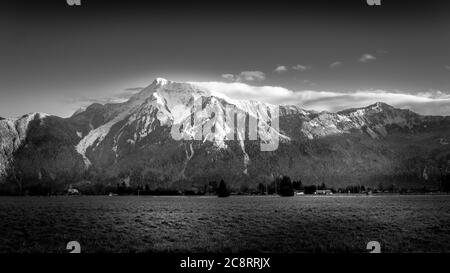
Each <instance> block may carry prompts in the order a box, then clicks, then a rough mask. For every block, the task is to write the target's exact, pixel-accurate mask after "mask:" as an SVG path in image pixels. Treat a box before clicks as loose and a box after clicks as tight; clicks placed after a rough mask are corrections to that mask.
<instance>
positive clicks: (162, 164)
mask: <svg viewBox="0 0 450 273" xmlns="http://www.w3.org/2000/svg"><path fill="white" fill-rule="evenodd" d="M230 109H233V111H234V112H231V113H232V114H229V113H230V112H229V111H230ZM230 115H231V116H230ZM30 117H31V118H30ZM230 117H233V118H232V119H231V120H235V121H236V122H237V123H235V124H234V126H232V125H233V124H232V123H230V122H231V120H230ZM274 118H277V119H274ZM18 120H21V121H18ZM239 120H240V121H241V123H239V122H238V121H239ZM275 120H276V121H277V122H274V121H275ZM193 121H195V122H193ZM15 122H18V123H19V124H21V125H20V126H21V127H20V126H19V127H20V132H18V131H17V129H16V126H12V125H11V124H14V123H15ZM174 128H176V129H174ZM205 128H206V129H205ZM255 128H256V129H255ZM177 130H178V131H177ZM255 130H256V131H255ZM174 133H175V135H176V136H179V139H176V138H174ZM449 133H450V117H445V116H422V115H419V114H417V113H414V112H412V111H410V110H407V109H397V108H394V107H392V106H390V105H388V104H385V103H382V102H377V103H374V104H371V105H368V106H366V107H360V108H350V109H346V110H343V111H338V112H336V113H332V112H326V111H322V112H316V111H312V110H306V109H303V108H301V107H300V106H295V105H280V106H276V105H272V104H268V103H261V102H256V101H245V100H234V99H230V98H228V97H226V96H224V95H221V94H219V93H217V92H215V90H207V89H205V88H203V87H200V86H196V85H195V84H192V83H179V82H173V81H169V80H166V79H163V78H157V79H155V80H154V81H153V82H152V83H151V84H150V85H149V86H147V87H146V88H144V89H142V90H141V91H140V92H138V93H136V94H135V95H133V96H132V97H130V99H129V100H128V101H126V102H122V103H110V104H104V105H102V104H98V103H94V104H91V105H90V106H88V107H86V109H84V110H83V111H77V112H76V113H74V114H73V115H72V116H71V117H69V118H60V117H56V116H50V115H44V114H40V113H37V114H31V115H29V116H23V117H21V118H17V119H3V120H0V137H1V139H0V177H1V180H3V183H2V184H3V185H10V186H11V187H13V188H15V190H17V188H24V187H28V186H27V185H40V184H42V183H44V181H47V183H50V184H52V185H54V187H55V188H61V187H67V185H68V184H71V183H76V182H77V181H80V180H86V179H87V180H91V181H98V183H102V184H114V185H115V183H117V181H120V179H123V178H124V177H128V178H129V179H130V180H131V183H133V184H144V183H145V184H150V185H151V187H153V188H157V187H166V188H186V187H192V186H193V185H194V186H196V187H201V185H205V184H206V183H208V181H211V180H220V179H222V178H223V179H226V180H227V181H231V185H232V186H234V187H240V186H242V185H250V186H255V184H256V183H261V182H265V183H266V182H267V181H270V180H272V179H273V177H276V176H277V175H282V174H286V175H290V176H292V177H293V178H294V179H302V180H304V181H307V182H308V183H310V184H319V183H327V184H330V185H333V184H334V185H337V186H339V185H343V184H345V183H347V184H348V183H362V184H367V185H373V184H378V183H391V181H403V180H404V181H403V182H401V183H405V185H410V186H411V185H414V186H415V187H420V186H423V185H424V183H428V184H427V185H435V184H436V183H437V181H438V179H439V169H440V168H442V167H443V166H444V165H446V164H447V160H450V151H449V145H447V144H446V143H448V141H447V140H448V135H449ZM264 144H272V146H271V147H272V148H276V149H274V150H268V151H262V150H261V148H262V147H263V145H264ZM424 169H427V172H428V173H429V175H428V177H430V179H429V180H427V181H425V180H424V179H423V177H422V172H423V170H424ZM381 177H384V178H383V179H381ZM405 177H409V178H408V179H406V178H405ZM381 180H382V181H381ZM49 181H50V182H49ZM430 181H431V182H430ZM430 183H431V184H430ZM433 183H434V184H433ZM14 185H15V186H14ZM18 185H20V186H18Z"/></svg>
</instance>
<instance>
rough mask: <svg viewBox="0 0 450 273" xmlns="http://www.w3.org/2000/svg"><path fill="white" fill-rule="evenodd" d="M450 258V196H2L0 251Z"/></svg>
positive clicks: (0, 200) (0, 201)
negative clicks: (377, 253)
mask: <svg viewBox="0 0 450 273" xmlns="http://www.w3.org/2000/svg"><path fill="white" fill-rule="evenodd" d="M69 241H78V242H79V243H80V244H81V250H82V252H189V253H191V252H233V253H236V252H246V251H252V252H253V251H256V252H277V253H293V252H367V250H366V244H367V243H368V242H369V241H378V242H380V244H381V251H382V252H450V196H448V195H447V196H446V195H440V196H439V195H433V196H432V195H429V196H428V195H389V196H382V195H380V196H377V195H373V196H352V195H334V196H295V197H287V198H283V197H278V196H231V197H229V198H217V197H214V196H201V197H186V196H173V197H170V196H164V197H163V196H159V197H157V196H113V197H108V196H73V197H71V196H58V197H0V252H3V253H4V252H67V250H66V249H65V248H66V244H67V242H69Z"/></svg>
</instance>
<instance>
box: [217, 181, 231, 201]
mask: <svg viewBox="0 0 450 273" xmlns="http://www.w3.org/2000/svg"><path fill="white" fill-rule="evenodd" d="M217 196H219V197H228V196H230V192H229V191H228V188H227V185H226V184H225V181H223V179H222V180H220V183H219V187H218V188H217Z"/></svg>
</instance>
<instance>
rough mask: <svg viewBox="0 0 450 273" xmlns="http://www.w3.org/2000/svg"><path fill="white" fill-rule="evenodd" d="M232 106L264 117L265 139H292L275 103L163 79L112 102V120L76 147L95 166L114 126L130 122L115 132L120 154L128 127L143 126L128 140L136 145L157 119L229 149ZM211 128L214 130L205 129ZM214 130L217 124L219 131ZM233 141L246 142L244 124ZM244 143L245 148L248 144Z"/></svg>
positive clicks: (261, 122)
mask: <svg viewBox="0 0 450 273" xmlns="http://www.w3.org/2000/svg"><path fill="white" fill-rule="evenodd" d="M227 107H234V109H233V110H234V111H235V112H236V114H237V115H239V117H241V118H242V117H244V118H245V116H246V115H249V116H250V117H251V120H252V121H256V120H257V119H258V118H259V122H258V124H257V126H258V128H257V129H259V137H260V139H262V140H263V141H266V142H270V141H271V140H273V139H275V138H276V139H280V138H281V139H283V140H288V139H289V138H288V137H287V136H284V135H281V134H280V133H279V130H278V129H277V128H274V126H272V124H271V123H270V121H271V120H275V119H276V118H277V117H278V115H279V114H278V113H277V111H275V110H277V109H278V107H276V106H275V105H270V104H265V103H259V102H256V101H238V100H232V99H230V98H227V97H226V96H224V95H222V94H219V93H216V92H214V90H207V89H205V88H202V87H200V86H197V85H195V84H193V83H180V82H173V81H169V80H166V79H162V78H157V79H156V80H154V81H153V83H152V84H151V85H149V86H148V87H146V88H144V89H143V90H142V91H140V92H139V93H137V94H135V95H134V96H132V97H131V98H130V99H129V100H128V101H127V102H124V103H121V104H117V105H114V107H113V106H111V113H108V115H109V116H110V118H109V119H108V120H107V122H105V123H104V124H102V125H101V126H99V127H97V128H94V129H92V130H91V131H90V132H89V133H88V134H87V135H85V136H84V137H83V138H82V139H81V140H80V142H79V143H78V144H77V145H76V150H77V152H78V153H79V154H81V155H82V156H83V158H84V161H85V164H86V166H90V164H91V162H90V160H89V159H88V157H87V155H86V152H87V150H88V149H89V148H93V149H95V147H96V146H98V145H99V143H100V142H102V140H103V139H104V138H105V137H106V136H107V135H108V134H109V133H110V130H111V128H112V127H113V126H114V125H116V124H118V123H119V122H124V125H123V126H122V127H121V128H120V129H119V130H118V131H117V132H115V136H114V145H113V147H112V149H113V151H114V152H116V153H117V150H118V149H119V147H118V146H117V143H118V141H119V139H120V137H121V136H122V133H121V132H122V129H124V128H125V126H127V125H130V124H132V123H134V122H135V123H136V129H137V128H139V130H138V131H137V132H136V134H135V135H134V137H133V139H128V140H127V141H128V142H129V143H136V142H137V141H139V140H140V139H143V138H145V137H146V136H147V135H148V134H149V133H150V132H151V131H152V130H153V128H154V126H155V122H156V121H158V124H159V126H172V125H178V128H179V127H182V132H179V133H180V134H181V138H183V139H196V140H203V142H205V141H211V142H213V143H214V144H215V145H216V146H217V147H218V148H226V145H225V142H224V141H225V140H228V139H230V138H229V136H230V133H233V132H234V127H233V128H232V126H230V124H229V123H228V122H227V121H226V119H227V111H228V109H227ZM193 113H194V117H195V121H196V122H194V123H193V124H192V122H191V114H193ZM270 113H272V115H273V116H271V114H270ZM241 121H242V120H241ZM241 124H242V122H241ZM255 125H256V124H255ZM274 125H275V124H274ZM205 126H206V127H207V128H208V130H206V129H205ZM210 128H214V132H213V131H211V129H210ZM233 139H236V140H239V141H241V142H242V141H244V139H245V126H241V127H238V130H237V136H236V138H233ZM255 140H256V139H255ZM241 146H242V147H243V143H242V145H241Z"/></svg>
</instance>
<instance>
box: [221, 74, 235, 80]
mask: <svg viewBox="0 0 450 273" xmlns="http://www.w3.org/2000/svg"><path fill="white" fill-rule="evenodd" d="M222 78H224V79H226V80H229V81H234V75H233V74H222Z"/></svg>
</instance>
